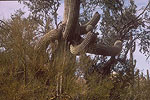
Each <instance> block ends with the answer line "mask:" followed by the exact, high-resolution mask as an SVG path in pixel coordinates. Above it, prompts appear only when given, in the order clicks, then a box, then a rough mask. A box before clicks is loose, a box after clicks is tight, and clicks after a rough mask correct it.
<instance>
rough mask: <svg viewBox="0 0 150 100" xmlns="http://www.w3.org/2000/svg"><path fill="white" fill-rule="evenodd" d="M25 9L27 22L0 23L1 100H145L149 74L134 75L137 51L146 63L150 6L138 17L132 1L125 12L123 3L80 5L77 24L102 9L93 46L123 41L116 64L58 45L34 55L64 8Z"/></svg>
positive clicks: (17, 18)
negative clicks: (42, 38) (142, 55)
mask: <svg viewBox="0 0 150 100" xmlns="http://www.w3.org/2000/svg"><path fill="white" fill-rule="evenodd" d="M24 4H25V5H26V6H27V7H29V9H30V12H31V13H30V14H29V16H27V17H24V13H25V12H23V11H21V10H18V11H17V12H16V13H15V14H13V15H12V16H11V18H10V19H8V20H0V100H149V98H150V95H149V93H150V78H149V71H147V75H146V76H144V75H143V73H141V72H139V70H138V69H135V66H136V59H134V56H133V53H134V51H135V49H136V45H139V46H140V52H141V53H143V54H145V55H146V56H147V58H148V57H149V47H150V46H149V45H150V34H149V15H148V14H149V4H148V5H147V6H145V7H146V8H145V9H142V11H143V12H142V13H141V14H140V16H138V15H137V10H136V8H137V6H136V5H135V4H134V2H133V1H132V0H130V3H129V4H128V6H125V5H126V3H125V2H124V1H123V0H94V1H92V0H81V5H80V8H81V15H80V23H83V24H84V23H86V22H88V20H90V18H91V17H92V15H93V12H94V11H99V9H101V13H100V14H101V20H100V22H99V24H98V26H97V27H95V29H94V31H95V32H98V33H100V32H101V34H100V37H99V39H97V40H96V41H99V42H101V43H102V44H105V45H108V46H111V45H113V43H114V41H116V40H117V39H120V40H121V41H123V49H122V51H121V53H120V54H119V55H117V56H116V57H115V58H113V57H112V58H111V57H108V56H101V55H94V56H92V57H90V56H89V55H87V54H81V55H80V56H76V55H73V54H71V53H70V51H69V50H68V49H66V48H64V46H63V45H64V43H63V42H62V43H58V41H55V42H54V43H53V44H50V45H49V47H48V48H47V49H46V50H43V51H40V52H37V51H36V50H35V49H34V47H35V45H36V44H37V43H38V41H39V40H40V39H41V37H42V36H43V35H45V34H46V33H47V32H49V31H50V30H52V29H54V28H58V27H59V23H58V22H59V20H58V14H57V11H58V8H59V7H60V5H61V4H63V2H62V1H61V0H29V2H24ZM83 37H84V36H83ZM136 41H139V44H137V43H136ZM66 46H68V45H66ZM128 54H129V56H127V55H128ZM114 72H115V73H114Z"/></svg>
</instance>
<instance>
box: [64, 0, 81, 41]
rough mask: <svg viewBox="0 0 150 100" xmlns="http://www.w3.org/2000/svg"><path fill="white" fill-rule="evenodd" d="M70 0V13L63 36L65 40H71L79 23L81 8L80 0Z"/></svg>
mask: <svg viewBox="0 0 150 100" xmlns="http://www.w3.org/2000/svg"><path fill="white" fill-rule="evenodd" d="M68 1H69V14H68V19H67V23H66V27H65V31H64V32H63V38H64V39H65V40H69V39H70V40H71V36H72V35H73V34H74V32H75V30H76V28H75V27H76V25H77V24H78V17H79V10H80V0H68Z"/></svg>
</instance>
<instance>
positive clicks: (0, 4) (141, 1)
mask: <svg viewBox="0 0 150 100" xmlns="http://www.w3.org/2000/svg"><path fill="white" fill-rule="evenodd" d="M127 1H128V0H125V2H127ZM134 1H135V4H136V5H137V6H138V8H137V9H140V8H141V7H143V6H146V5H147V2H148V0H134ZM63 7H64V5H63V4H62V5H61V6H60V8H59V9H58V14H59V18H60V19H61V18H62V16H63ZM18 9H22V10H23V11H25V12H26V15H27V14H28V13H29V11H28V8H27V7H25V6H24V5H23V4H22V3H21V4H20V3H18V2H17V1H0V19H9V18H10V16H11V15H12V14H13V13H14V12H16V11H17V10H18ZM139 12H140V11H139ZM137 14H138V13H137ZM134 59H136V60H137V64H136V68H138V69H140V71H142V72H144V73H146V70H147V69H148V70H150V61H148V60H146V57H145V56H144V55H143V54H141V53H140V52H139V47H138V46H137V49H136V51H135V53H134Z"/></svg>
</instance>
